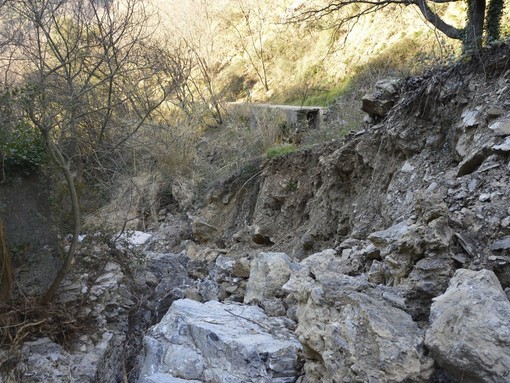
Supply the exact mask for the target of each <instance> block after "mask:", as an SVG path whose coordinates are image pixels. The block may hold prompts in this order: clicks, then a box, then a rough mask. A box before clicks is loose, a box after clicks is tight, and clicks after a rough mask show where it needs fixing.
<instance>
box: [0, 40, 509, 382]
mask: <svg viewBox="0 0 510 383" xmlns="http://www.w3.org/2000/svg"><path fill="white" fill-rule="evenodd" d="M364 108H365V110H366V111H367V112H368V113H369V118H367V119H366V122H367V126H366V128H365V129H364V130H362V131H359V132H353V133H352V134H350V135H348V136H347V137H345V138H343V139H341V140H337V141H334V142H331V143H329V144H326V145H322V146H318V147H315V148H313V149H309V150H303V151H298V152H295V153H291V154H289V155H287V156H285V157H280V158H275V159H273V160H271V161H269V162H266V163H263V164H261V165H260V166H258V165H257V166H251V167H247V168H246V169H245V170H244V171H242V172H240V173H239V174H236V175H235V176H233V177H231V178H230V179H228V180H224V181H222V182H221V183H219V184H218V185H217V187H216V188H215V189H214V190H212V191H211V192H210V193H209V195H208V196H207V200H206V202H205V203H204V204H203V205H202V207H200V208H195V209H194V210H188V211H186V212H183V211H182V210H180V209H179V206H178V198H176V199H173V201H174V205H173V206H162V207H161V208H162V209H161V210H160V212H159V215H158V216H157V217H153V218H154V220H155V221H158V223H157V224H154V225H153V228H152V230H151V232H150V234H151V236H150V237H146V238H145V240H144V241H142V242H143V243H141V242H139V243H138V244H136V245H131V247H130V245H129V243H125V244H124V245H122V246H121V245H118V246H117V247H115V248H111V247H110V248H108V247H106V246H105V245H101V243H102V242H101V241H99V240H98V239H94V238H89V239H88V240H87V239H85V240H84V241H83V242H82V244H81V249H80V253H81V257H80V259H81V261H80V262H79V264H78V265H76V267H75V269H74V272H73V273H72V275H70V276H69V277H68V279H67V280H66V282H65V284H64V285H63V286H62V289H61V292H60V294H59V297H58V301H59V302H60V303H62V302H64V303H66V304H68V305H69V306H73V307H76V311H75V317H76V318H77V319H78V321H80V323H87V324H89V326H88V327H87V328H88V329H89V331H85V329H81V330H80V331H81V332H78V335H75V336H73V337H70V339H69V340H68V341H67V342H63V341H62V339H57V338H58V337H51V336H50V337H36V339H35V338H34V339H26V341H25V342H23V344H22V345H21V344H20V345H19V347H18V348H17V349H15V350H12V349H11V350H7V349H4V350H3V351H1V353H0V382H6V383H7V382H9V383H11V382H18V381H19V382H83V383H84V382H125V381H128V382H138V383H165V382H166V383H171V382H279V383H283V382H289V383H290V382H302V383H307V382H308V383H312V382H331V383H332V382H370V383H376V382H380V383H383V382H416V383H422V382H423V383H425V382H459V381H462V382H473V383H478V382H508V381H510V375H509V374H510V351H509V350H510V301H509V296H510V263H509V260H510V259H509V256H510V200H509V196H510V46H509V45H508V44H501V45H498V46H493V47H491V48H488V49H486V50H484V51H483V52H481V53H480V54H479V55H477V56H476V57H473V58H471V59H466V60H464V61H463V62H462V63H459V64H457V65H454V66H451V67H449V68H446V69H442V70H434V71H431V72H429V73H427V74H425V75H423V76H421V77H414V78H410V79H406V80H400V81H391V82H385V83H381V84H379V89H378V90H377V92H376V93H375V94H374V95H370V96H369V97H367V98H366V102H365V104H364ZM128 242H129V241H128ZM105 254H106V255H107V256H106V257H105ZM98 265H100V266H101V267H98ZM84 297H85V298H84ZM77 302H84V303H83V304H79V305H78V304H77ZM57 303H58V302H57ZM28 323H30V322H27V324H28ZM151 326H152V327H151ZM149 327H150V329H149Z"/></svg>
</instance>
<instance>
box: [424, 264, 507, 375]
mask: <svg viewBox="0 0 510 383" xmlns="http://www.w3.org/2000/svg"><path fill="white" fill-rule="evenodd" d="M430 322H431V327H430V329H429V330H428V331H427V335H426V338H425V342H426V345H427V347H428V348H429V349H430V350H431V352H432V355H433V357H434V359H435V360H436V361H437V362H438V363H439V364H440V365H441V366H443V367H444V368H445V369H447V370H448V371H449V372H450V373H451V374H452V375H453V376H454V377H455V378H456V379H457V381H462V382H466V383H482V382H494V383H496V382H507V381H510V302H509V301H508V298H507V296H506V295H505V292H504V291H503V290H502V289H501V285H500V283H499V281H498V279H497V278H496V276H495V275H494V273H493V272H492V271H489V270H481V271H472V270H465V269H460V270H457V272H456V273H455V275H454V277H453V278H452V279H451V281H450V286H449V287H448V290H446V292H445V293H444V294H443V295H441V296H439V297H437V298H435V299H434V303H433V304H432V308H431V314H430Z"/></svg>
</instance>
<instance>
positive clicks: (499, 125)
mask: <svg viewBox="0 0 510 383" xmlns="http://www.w3.org/2000/svg"><path fill="white" fill-rule="evenodd" d="M489 129H491V130H492V131H493V132H494V133H495V134H496V135H497V136H508V135H510V115H506V116H504V117H501V118H498V119H497V120H495V121H494V122H493V123H491V124H490V125H489Z"/></svg>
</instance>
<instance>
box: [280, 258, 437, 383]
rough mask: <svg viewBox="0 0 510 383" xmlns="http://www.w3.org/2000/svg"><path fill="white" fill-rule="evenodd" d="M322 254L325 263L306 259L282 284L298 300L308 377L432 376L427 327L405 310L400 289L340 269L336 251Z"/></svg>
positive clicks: (386, 378) (418, 378)
mask: <svg viewBox="0 0 510 383" xmlns="http://www.w3.org/2000/svg"><path fill="white" fill-rule="evenodd" d="M322 255H323V257H324V262H322V261H321V260H320V258H318V257H317V254H316V255H314V256H311V257H312V258H313V259H314V260H315V261H314V262H308V258H307V259H305V260H303V261H302V262H301V264H300V268H299V270H298V271H296V272H294V273H293V274H292V275H291V278H290V280H289V282H287V284H285V286H284V289H285V290H287V291H288V292H289V293H290V294H291V296H293V297H294V298H295V299H296V300H297V302H298V314H297V317H298V323H299V325H298V327H297V329H296V333H297V334H298V336H299V341H300V342H301V343H302V344H303V349H304V352H305V357H306V363H305V371H306V377H307V379H308V380H309V381H310V382H404V381H409V382H426V381H428V378H429V376H430V374H431V372H432V360H431V359H430V358H428V357H426V356H424V353H423V351H424V349H423V332H422V330H420V329H419V328H418V326H417V324H416V323H415V322H413V320H412V319H411V316H410V315H408V314H406V313H405V312H404V311H403V308H404V306H405V304H404V301H403V299H402V297H400V296H399V294H398V292H397V290H396V289H394V288H390V287H386V286H375V285H374V284H372V283H369V282H368V281H367V280H366V279H364V277H351V276H347V275H343V274H340V273H339V272H338V269H337V270H335V267H334V265H335V259H334V253H333V252H331V251H329V252H326V253H323V254H322ZM337 260H338V261H339V258H338V257H337ZM338 261H337V264H338V266H340V265H341V263H339V262H338ZM340 269H341V268H340Z"/></svg>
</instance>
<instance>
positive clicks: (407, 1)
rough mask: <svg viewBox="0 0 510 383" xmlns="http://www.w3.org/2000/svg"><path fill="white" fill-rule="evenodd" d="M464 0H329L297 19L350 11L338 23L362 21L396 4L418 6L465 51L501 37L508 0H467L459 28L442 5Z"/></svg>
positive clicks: (303, 9) (299, 10)
mask: <svg viewBox="0 0 510 383" xmlns="http://www.w3.org/2000/svg"><path fill="white" fill-rule="evenodd" d="M461 1H462V0H340V1H330V0H328V1H326V3H324V4H322V5H319V6H318V5H304V4H302V5H300V6H298V7H297V9H296V14H295V16H294V17H293V19H294V20H296V21H313V20H318V19H322V18H324V17H325V16H328V15H331V14H334V13H337V12H340V11H343V10H347V12H344V13H342V15H341V16H340V17H338V18H335V22H334V24H335V25H334V26H335V27H341V26H343V25H344V24H346V23H348V22H352V21H356V20H358V19H359V18H360V17H361V16H364V15H367V14H370V13H373V12H378V11H380V10H382V9H384V8H387V7H389V6H394V5H401V6H410V5H411V6H415V7H417V8H418V9H419V10H420V12H421V14H422V15H423V17H424V18H425V20H427V21H428V22H429V23H430V24H432V25H433V26H434V27H435V28H436V29H437V30H439V31H440V32H442V33H443V34H445V35H446V36H447V37H449V38H451V39H456V40H461V41H462V44H463V48H464V51H471V50H474V49H477V48H480V47H481V46H482V45H483V44H484V42H491V41H494V40H498V39H499V38H500V33H501V19H502V16H503V9H504V8H505V0H489V1H486V0H466V4H467V7H466V10H465V12H466V17H465V19H466V22H465V24H464V26H461V27H457V26H454V25H452V24H450V23H448V22H447V21H446V20H444V19H443V18H442V16H441V10H440V8H439V7H440V6H442V5H445V4H449V3H457V2H461Z"/></svg>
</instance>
